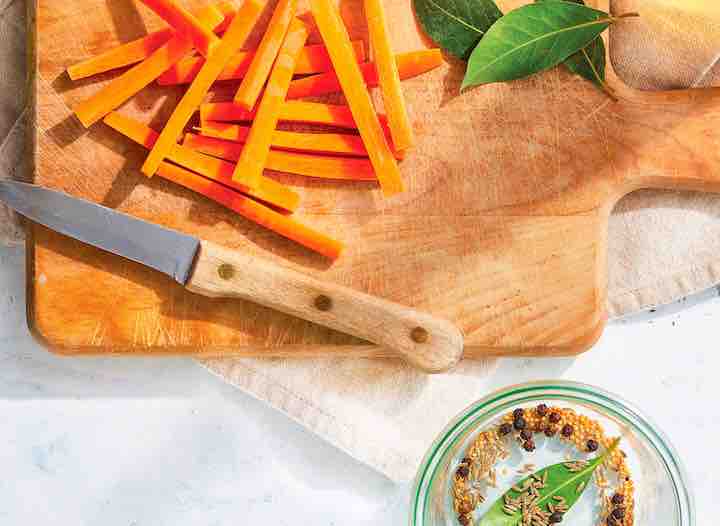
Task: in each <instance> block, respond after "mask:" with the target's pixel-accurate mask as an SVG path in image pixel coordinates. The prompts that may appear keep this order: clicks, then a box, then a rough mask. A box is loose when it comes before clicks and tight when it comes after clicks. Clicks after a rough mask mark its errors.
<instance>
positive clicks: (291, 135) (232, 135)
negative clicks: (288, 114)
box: [197, 121, 367, 157]
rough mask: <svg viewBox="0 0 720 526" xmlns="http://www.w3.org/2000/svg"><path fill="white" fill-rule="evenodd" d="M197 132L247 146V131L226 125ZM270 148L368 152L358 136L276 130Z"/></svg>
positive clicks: (208, 123)
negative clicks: (245, 143)
mask: <svg viewBox="0 0 720 526" xmlns="http://www.w3.org/2000/svg"><path fill="white" fill-rule="evenodd" d="M197 131H198V132H199V133H200V135H204V136H205V137H214V138H216V139H224V140H226V141H233V142H246V141H247V138H248V134H249V133H250V127H249V126H238V125H237V124H229V123H226V122H214V121H206V122H205V123H204V124H203V126H202V127H201V128H198V129H197ZM271 146H272V148H274V149H279V150H291V151H299V152H315V153H335V154H342V155H352V156H357V157H367V150H366V149H365V145H363V142H362V139H361V138H360V137H359V136H358V135H352V134H349V133H303V132H293V131H283V130H275V131H274V132H273V134H272V141H271Z"/></svg>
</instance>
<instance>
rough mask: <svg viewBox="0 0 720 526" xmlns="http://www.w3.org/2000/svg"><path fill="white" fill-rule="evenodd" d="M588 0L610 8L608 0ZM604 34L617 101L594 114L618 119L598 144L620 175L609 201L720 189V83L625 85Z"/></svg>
mask: <svg viewBox="0 0 720 526" xmlns="http://www.w3.org/2000/svg"><path fill="white" fill-rule="evenodd" d="M593 3H594V4H595V7H597V8H598V9H602V10H609V6H608V0H594V2H593ZM591 4H592V3H591ZM615 14H618V13H615ZM640 16H641V17H642V11H641V13H640ZM633 23H636V22H635V21H634V19H628V20H625V21H622V22H620V23H618V24H615V25H613V26H611V27H610V33H612V32H614V31H620V30H621V29H622V25H623V24H627V25H632V24H633ZM603 38H604V39H605V42H606V44H607V45H606V63H607V68H606V77H607V78H606V81H607V83H608V85H609V86H610V88H611V89H612V90H613V91H614V93H615V95H616V96H617V98H618V101H617V102H615V103H613V102H612V101H611V100H610V99H609V98H608V100H607V101H606V102H605V104H604V105H603V106H602V107H600V108H598V109H597V110H596V113H597V114H605V113H607V116H608V117H609V119H608V120H609V121H616V122H617V123H619V124H620V126H617V127H615V128H614V129H615V130H616V133H614V134H613V137H611V138H609V139H608V143H607V144H606V145H603V146H604V147H606V148H608V149H609V150H612V151H613V155H612V156H611V160H612V171H613V173H614V174H618V175H620V177H621V181H619V182H620V184H618V185H616V186H615V189H616V191H617V192H616V193H615V195H614V199H613V200H611V202H610V203H609V204H610V205H614V203H615V202H616V201H617V200H618V199H619V198H620V197H622V196H623V195H625V194H627V193H629V192H632V191H634V190H639V189H642V188H657V189H667V190H690V191H702V192H713V193H720V170H716V169H715V167H718V166H720V143H717V144H713V143H716V142H717V141H716V140H715V138H716V137H718V130H720V88H693V89H681V90H672V91H646V90H640V89H636V88H633V87H631V86H628V85H627V84H625V82H624V81H623V80H622V79H621V78H620V77H619V76H618V74H617V72H616V71H615V68H614V65H613V61H612V58H611V55H610V50H611V47H612V45H611V43H610V42H609V41H610V40H611V39H610V38H609V35H608V33H607V32H606V33H605V34H604V35H603ZM709 142H710V143H711V144H712V146H711V147H709V148H708V143H709Z"/></svg>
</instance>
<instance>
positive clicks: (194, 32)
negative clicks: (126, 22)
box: [140, 0, 220, 57]
mask: <svg viewBox="0 0 720 526" xmlns="http://www.w3.org/2000/svg"><path fill="white" fill-rule="evenodd" d="M140 1H141V2H142V3H143V4H145V5H146V6H148V7H149V8H150V9H152V10H153V11H155V13H156V14H157V15H158V16H159V17H160V18H162V19H163V20H165V22H167V23H168V24H170V25H171V26H172V27H174V28H175V29H176V30H177V31H178V32H179V33H180V34H182V35H184V36H186V37H187V38H189V39H190V40H191V41H192V43H193V45H194V46H195V49H197V50H198V51H199V52H200V53H202V54H203V55H204V56H206V57H207V56H208V55H210V54H211V53H212V51H213V49H214V48H215V46H217V45H218V43H219V42H220V41H219V40H218V37H216V36H215V35H214V34H213V32H212V30H210V29H208V28H207V27H206V26H205V25H204V24H203V23H202V22H200V21H199V20H198V19H197V18H195V17H194V16H193V14H192V13H191V12H190V11H188V10H187V9H185V8H184V7H182V6H180V5H178V3H177V2H176V1H175V0H140Z"/></svg>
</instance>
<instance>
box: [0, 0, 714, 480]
mask: <svg viewBox="0 0 720 526" xmlns="http://www.w3.org/2000/svg"><path fill="white" fill-rule="evenodd" d="M49 1H62V0H49ZM24 11H25V3H24V1H23V0H0V42H2V48H1V51H0V53H2V56H1V57H0V173H2V174H5V175H10V176H19V177H22V175H23V174H24V172H25V166H24V165H23V161H24V159H23V154H22V146H23V145H22V139H23V134H24V130H25V121H24V119H25V117H26V115H25V109H24V102H23V101H24V93H23V88H24V81H23V79H24V74H25V73H24V68H25V58H24V56H25V49H24V43H25V37H24V25H25V21H24ZM614 11H615V12H626V11H639V12H640V13H641V15H642V18H640V19H638V20H635V21H633V23H627V24H623V26H622V30H618V31H617V32H615V33H613V35H612V44H611V49H612V52H613V59H614V62H615V67H616V70H617V71H618V73H619V74H620V75H621V76H622V77H623V78H625V80H626V81H627V82H628V83H629V84H632V85H634V86H636V87H642V88H647V89H657V88H659V89H673V88H681V87H687V86H709V85H713V84H715V85H720V64H718V62H719V60H720V2H717V0H615V3H614ZM10 217H11V216H10V215H9V213H8V212H7V211H6V210H3V209H1V208H0V240H4V241H6V242H12V241H16V242H17V241H19V240H20V237H21V236H20V230H19V229H18V228H17V227H16V226H15V223H14V222H12V221H10V220H9V218H10ZM719 218H720V196H710V195H702V194H680V193H671V192H639V193H636V194H633V195H631V196H629V197H627V198H626V199H624V200H623V201H622V202H621V203H620V205H619V206H618V207H617V209H616V211H615V213H614V215H613V217H612V219H611V222H610V232H611V235H610V254H609V258H610V295H609V298H610V299H609V301H610V311H611V313H612V314H613V315H619V314H624V313H628V312H631V311H634V310H639V309H642V308H644V307H647V306H648V305H654V304H660V303H666V302H670V301H672V300H673V299H676V298H678V297H680V296H683V295H686V294H689V293H692V292H694V291H698V290H702V289H705V288H707V287H709V286H712V285H715V284H717V283H719V282H720V219H719ZM204 365H205V366H206V367H208V369H210V370H211V371H212V372H214V373H215V374H217V375H218V376H220V377H222V378H224V379H225V380H226V381H228V382H230V383H232V384H234V385H236V386H237V387H239V388H241V389H243V390H244V391H246V392H248V393H250V394H252V395H253V396H255V397H257V398H259V399H260V400H264V401H266V402H267V403H268V404H270V405H271V406H273V407H275V408H277V409H279V410H281V411H283V412H285V413H286V414H287V415H288V416H290V417H292V418H294V419H295V420H297V421H298V422H300V423H301V424H302V425H304V426H306V427H307V428H309V429H311V430H313V431H314V432H316V433H317V434H318V435H320V436H321V437H323V438H325V439H327V440H328V441H330V442H332V443H333V444H335V445H337V446H338V447H340V448H341V449H343V450H345V451H347V452H348V453H349V454H350V455H352V456H354V457H356V458H357V459H359V460H360V461H362V462H365V463H367V464H369V465H370V466H373V467H375V468H376V469H378V470H380V471H381V472H383V473H385V474H386V475H387V476H389V477H390V478H392V479H395V480H404V479H409V478H411V477H412V476H413V475H414V472H415V469H416V467H417V465H418V463H419V461H420V459H421V457H422V455H423V453H424V451H425V450H426V449H427V447H428V446H429V444H430V442H431V441H432V439H433V438H434V437H435V435H436V434H437V433H438V432H439V431H440V430H441V429H442V428H443V426H444V425H445V424H446V423H447V422H448V421H449V420H450V419H451V418H452V417H453V416H454V415H455V414H457V413H458V412H459V411H461V410H462V409H463V408H465V407H466V406H467V405H468V404H470V403H471V402H472V401H473V400H476V399H477V398H479V397H481V396H483V395H485V394H486V393H485V392H484V386H485V385H487V377H488V375H489V374H490V372H491V371H492V365H491V364H490V363H488V362H482V361H478V362H466V363H463V364H462V365H461V366H460V367H459V368H458V369H457V370H456V371H454V372H453V373H451V374H446V375H438V376H432V377H428V376H424V375H422V374H419V373H417V372H416V371H414V370H412V369H410V368H407V367H405V366H403V365H400V364H398V363H394V362H387V361H372V360H352V359H316V360H250V359H233V360H212V361H206V362H204ZM460 380H461V381H460Z"/></svg>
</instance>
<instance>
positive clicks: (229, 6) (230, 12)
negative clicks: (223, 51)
mask: <svg viewBox="0 0 720 526" xmlns="http://www.w3.org/2000/svg"><path fill="white" fill-rule="evenodd" d="M215 6H216V7H217V8H218V9H219V10H220V12H221V13H222V14H223V16H224V17H225V20H224V21H223V22H222V23H221V24H220V25H219V26H217V27H216V28H215V34H217V35H220V34H222V33H224V32H225V31H226V30H227V28H228V26H230V23H231V22H232V21H233V18H235V14H236V13H237V7H235V4H234V3H233V1H232V0H223V1H222V2H218V3H217V4H215Z"/></svg>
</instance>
